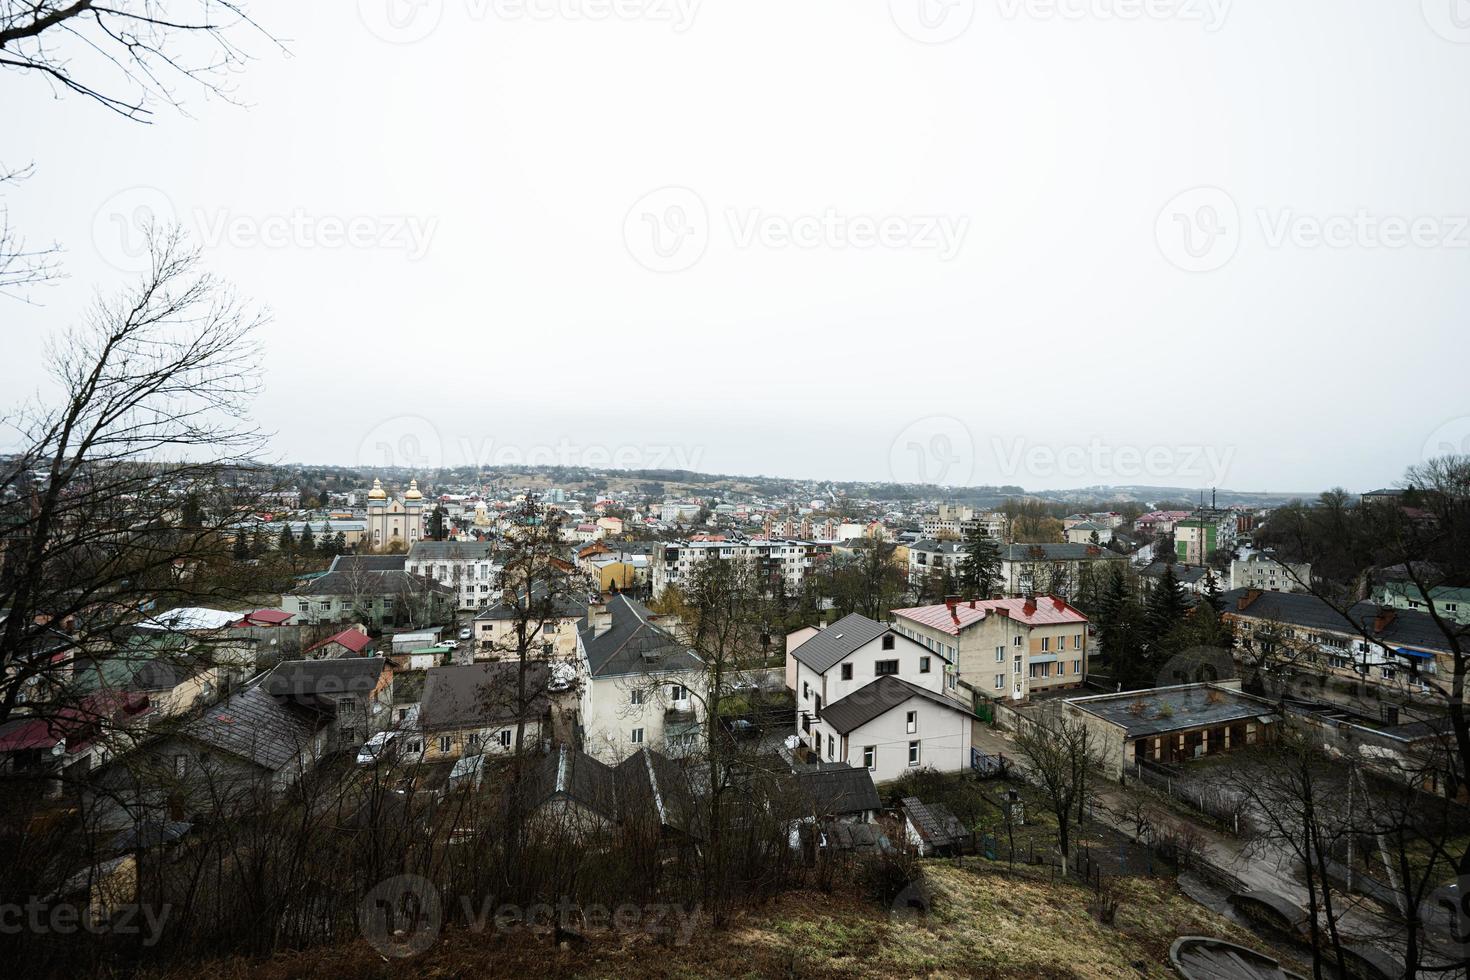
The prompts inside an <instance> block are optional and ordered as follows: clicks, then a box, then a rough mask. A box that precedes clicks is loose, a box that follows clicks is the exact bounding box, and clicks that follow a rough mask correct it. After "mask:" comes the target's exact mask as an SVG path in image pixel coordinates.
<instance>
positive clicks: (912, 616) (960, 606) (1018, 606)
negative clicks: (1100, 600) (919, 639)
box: [893, 596, 1087, 636]
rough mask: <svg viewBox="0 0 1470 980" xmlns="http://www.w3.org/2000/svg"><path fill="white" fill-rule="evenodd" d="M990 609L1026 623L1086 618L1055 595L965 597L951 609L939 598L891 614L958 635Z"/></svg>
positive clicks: (1038, 623)
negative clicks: (1033, 596)
mask: <svg viewBox="0 0 1470 980" xmlns="http://www.w3.org/2000/svg"><path fill="white" fill-rule="evenodd" d="M992 612H999V613H1001V614H1002V615H1006V616H1009V617H1010V618H1011V619H1014V620H1016V621H1017V622H1020V623H1025V624H1026V625H1027V626H1055V625H1058V624H1061V623H1085V622H1087V617H1086V616H1084V615H1082V613H1080V612H1078V611H1077V610H1076V609H1073V608H1072V607H1071V606H1069V605H1067V602H1066V600H1064V599H1058V598H1056V597H1054V596H1038V597H1037V598H1035V599H1022V598H1017V599H976V600H973V601H971V600H968V599H967V600H964V601H961V602H957V603H955V606H954V609H953V610H951V609H950V607H949V606H948V605H946V604H945V603H942V602H941V603H938V604H937V605H933V606H914V607H912V608H909V609H895V610H893V615H894V616H898V617H900V618H903V619H908V620H912V621H913V622H916V623H919V624H920V625H922V626H928V627H930V628H931V629H937V630H942V631H943V632H945V633H949V634H950V635H952V636H958V635H959V633H960V630H963V629H965V628H967V627H970V626H974V625H975V624H976V623H979V622H981V621H983V620H984V619H985V617H986V616H988V615H990V614H991V613H992Z"/></svg>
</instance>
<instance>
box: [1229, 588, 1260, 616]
mask: <svg viewBox="0 0 1470 980" xmlns="http://www.w3.org/2000/svg"><path fill="white" fill-rule="evenodd" d="M1260 597H1261V590H1260V589H1251V590H1250V591H1249V592H1247V593H1246V594H1245V595H1243V596H1241V597H1240V598H1239V599H1238V600H1236V603H1235V608H1236V610H1237V611H1239V612H1244V611H1245V610H1247V609H1249V608H1250V604H1251V603H1253V602H1255V601H1256V600H1257V599H1259V598H1260Z"/></svg>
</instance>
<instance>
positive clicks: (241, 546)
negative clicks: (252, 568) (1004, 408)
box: [231, 531, 250, 561]
mask: <svg viewBox="0 0 1470 980" xmlns="http://www.w3.org/2000/svg"><path fill="white" fill-rule="evenodd" d="M231 554H232V555H233V556H234V559H235V560H236V561H244V560H245V559H247V558H249V557H250V545H249V544H248V543H247V542H246V541H245V532H244V531H236V532H235V546H234V548H233V549H232V551H231Z"/></svg>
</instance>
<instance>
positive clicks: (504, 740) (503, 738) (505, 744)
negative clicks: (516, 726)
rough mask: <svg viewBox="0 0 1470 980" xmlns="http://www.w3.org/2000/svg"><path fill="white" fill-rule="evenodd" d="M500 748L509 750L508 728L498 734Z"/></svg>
mask: <svg viewBox="0 0 1470 980" xmlns="http://www.w3.org/2000/svg"><path fill="white" fill-rule="evenodd" d="M500 747H501V748H502V749H508V748H510V729H509V728H507V729H506V730H505V731H503V732H501V733H500Z"/></svg>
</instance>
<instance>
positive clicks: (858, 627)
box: [791, 613, 892, 674]
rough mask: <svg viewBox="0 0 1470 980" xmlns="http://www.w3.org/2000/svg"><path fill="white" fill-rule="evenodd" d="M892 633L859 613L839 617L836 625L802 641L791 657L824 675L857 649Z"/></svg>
mask: <svg viewBox="0 0 1470 980" xmlns="http://www.w3.org/2000/svg"><path fill="white" fill-rule="evenodd" d="M891 629H892V627H890V626H889V625H888V624H887V623H880V622H877V621H876V620H872V619H869V618H868V617H866V616H864V615H862V614H860V613H852V614H851V615H848V616H843V617H842V618H841V619H839V620H838V621H837V622H835V623H833V624H832V625H831V626H828V627H827V628H826V629H824V630H818V631H817V634H816V635H815V636H813V637H812V638H811V639H809V640H807V641H805V642H804V643H802V644H801V645H800V646H798V647H797V648H796V649H795V650H793V651H791V655H792V656H793V657H795V658H796V659H797V660H799V661H801V662H802V663H803V664H806V665H807V666H808V667H810V668H811V669H812V670H815V671H816V672H817V673H819V674H825V673H826V672H827V671H829V670H831V669H832V668H833V667H835V666H836V665H837V664H839V663H841V662H842V661H843V660H845V659H847V657H849V656H851V655H852V653H853V652H854V651H855V650H857V649H858V648H859V647H861V646H864V645H865V644H868V643H871V642H873V641H874V640H876V639H877V638H878V637H880V636H882V635H883V634H884V633H887V632H889V631H890V630H891Z"/></svg>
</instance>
